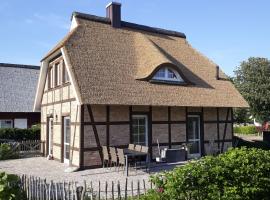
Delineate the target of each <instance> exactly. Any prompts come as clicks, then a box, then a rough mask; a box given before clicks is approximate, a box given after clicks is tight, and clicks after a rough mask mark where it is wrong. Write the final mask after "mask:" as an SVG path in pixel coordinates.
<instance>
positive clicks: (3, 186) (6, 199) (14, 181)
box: [0, 172, 26, 200]
mask: <svg viewBox="0 0 270 200" xmlns="http://www.w3.org/2000/svg"><path fill="white" fill-rule="evenodd" d="M0 199H1V200H2V199H3V200H24V199H26V195H25V193H24V192H23V191H22V190H21V188H20V179H19V177H18V176H16V175H13V174H6V173H4V172H1V173H0Z"/></svg>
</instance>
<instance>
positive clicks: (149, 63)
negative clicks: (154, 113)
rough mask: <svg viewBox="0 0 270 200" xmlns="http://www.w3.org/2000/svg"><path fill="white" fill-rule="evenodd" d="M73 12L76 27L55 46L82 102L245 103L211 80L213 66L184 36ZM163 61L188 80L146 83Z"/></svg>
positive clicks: (229, 88)
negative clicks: (116, 25)
mask: <svg viewBox="0 0 270 200" xmlns="http://www.w3.org/2000/svg"><path fill="white" fill-rule="evenodd" d="M73 16H75V17H76V19H77V22H78V27H77V28H75V29H74V30H73V32H72V34H68V39H67V40H65V42H64V43H62V44H61V45H60V46H58V48H60V47H64V48H65V49H66V52H67V56H68V58H69V60H70V64H71V69H72V72H73V73H74V76H75V78H76V77H77V78H76V81H77V83H78V86H79V90H80V91H79V92H80V95H81V97H82V102H83V103H85V104H113V105H155V106H196V107H197V106H200V107H201V106H203V107H248V104H247V102H246V101H245V100H244V99H243V97H242V96H241V95H240V94H239V92H238V91H237V90H236V89H235V88H234V86H233V85H232V83H231V82H230V81H226V80H223V79H222V80H216V66H217V65H216V64H215V63H213V62H211V61H210V60H209V59H207V58H206V57H204V56H203V55H202V54H200V53H199V52H197V51H196V50H195V49H193V48H192V47H191V46H190V45H189V44H188V42H187V41H186V39H185V36H184V34H182V33H178V32H175V33H176V34H171V33H173V31H166V30H163V29H156V28H144V27H145V26H141V25H136V26H135V25H130V24H131V23H127V22H122V27H121V28H112V27H111V25H110V22H108V19H106V18H100V17H91V16H90V15H86V14H76V13H75V14H73ZM154 30H155V31H154ZM165 64H169V65H174V66H175V67H176V68H177V70H178V71H179V72H181V74H183V75H184V76H185V78H186V79H187V80H188V81H189V82H190V83H192V84H188V85H187V86H179V85H164V84H152V83H150V82H148V81H146V79H147V78H148V79H149V78H151V76H152V75H153V73H154V72H155V70H157V69H158V68H159V67H160V66H162V65H165ZM221 74H223V73H222V72H221ZM222 76H223V78H225V75H224V74H223V75H222ZM78 77H79V78H78Z"/></svg>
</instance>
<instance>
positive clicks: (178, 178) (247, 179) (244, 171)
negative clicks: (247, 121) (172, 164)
mask: <svg viewBox="0 0 270 200" xmlns="http://www.w3.org/2000/svg"><path fill="white" fill-rule="evenodd" d="M152 182H153V183H154V184H155V186H156V188H157V189H156V190H155V191H153V190H152V191H150V192H149V193H148V194H147V195H145V196H144V197H143V198H142V199H144V200H150V199H171V200H178V199H179V200H180V199H190V200H193V199H196V200H197V199H198V200H199V199H202V200H204V199H208V200H216V199H221V200H225V199H226V200H234V199H237V200H251V199H260V200H263V199H269V196H270V152H269V151H265V150H261V149H254V148H251V149H247V148H241V149H230V150H229V151H228V152H226V153H224V154H220V155H219V156H217V157H212V156H207V157H204V158H202V159H200V160H198V161H196V162H192V163H188V164H186V165H185V166H182V167H178V168H176V169H174V170H173V171H170V172H165V173H162V174H158V175H156V176H154V177H152Z"/></svg>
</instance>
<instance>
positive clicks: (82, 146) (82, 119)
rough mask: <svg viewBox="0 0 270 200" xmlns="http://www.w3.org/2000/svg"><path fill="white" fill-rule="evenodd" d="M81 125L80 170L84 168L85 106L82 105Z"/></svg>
mask: <svg viewBox="0 0 270 200" xmlns="http://www.w3.org/2000/svg"><path fill="white" fill-rule="evenodd" d="M80 109H81V117H80V120H81V124H80V168H84V139H85V138H84V125H83V122H84V105H81V107H80Z"/></svg>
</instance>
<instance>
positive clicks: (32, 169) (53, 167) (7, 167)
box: [0, 157, 186, 189]
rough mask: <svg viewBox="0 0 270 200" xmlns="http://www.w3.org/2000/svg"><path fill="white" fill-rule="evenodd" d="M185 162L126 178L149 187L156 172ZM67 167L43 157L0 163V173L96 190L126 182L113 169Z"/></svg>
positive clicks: (134, 173) (139, 172)
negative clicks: (91, 187) (88, 185)
mask: <svg viewBox="0 0 270 200" xmlns="http://www.w3.org/2000/svg"><path fill="white" fill-rule="evenodd" d="M185 163H186V162H180V163H177V164H158V165H156V164H154V165H153V164H152V167H151V168H150V174H149V173H146V172H145V171H142V170H137V173H136V172H135V171H134V170H130V176H128V182H129V183H130V182H131V181H133V182H134V186H135V185H136V183H137V181H138V180H140V181H143V180H145V183H146V187H147V188H149V187H150V183H149V177H150V175H153V174H155V173H157V172H161V171H165V170H172V169H173V168H175V167H177V166H181V165H184V164H185ZM66 168H67V166H66V165H65V164H63V163H59V162H57V161H54V160H47V159H46V158H44V157H35V158H25V159H15V160H6V161H1V162H0V171H5V172H7V173H12V174H17V175H23V174H26V175H31V176H35V177H40V178H43V179H46V180H47V181H51V180H52V181H54V182H63V181H66V182H68V181H70V182H77V183H78V184H79V185H81V184H82V183H83V182H84V180H86V181H87V183H88V184H90V182H91V181H92V182H93V187H94V188H95V189H96V188H97V187H98V181H100V182H101V187H102V186H103V187H104V185H105V182H106V181H107V182H108V184H111V182H112V181H114V182H115V183H117V182H118V181H119V182H120V185H124V184H125V181H126V178H127V177H126V176H125V175H124V173H123V171H119V172H117V171H114V168H112V169H111V170H109V169H103V168H98V169H89V170H83V171H77V172H71V173H68V172H64V171H65V169H66Z"/></svg>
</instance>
